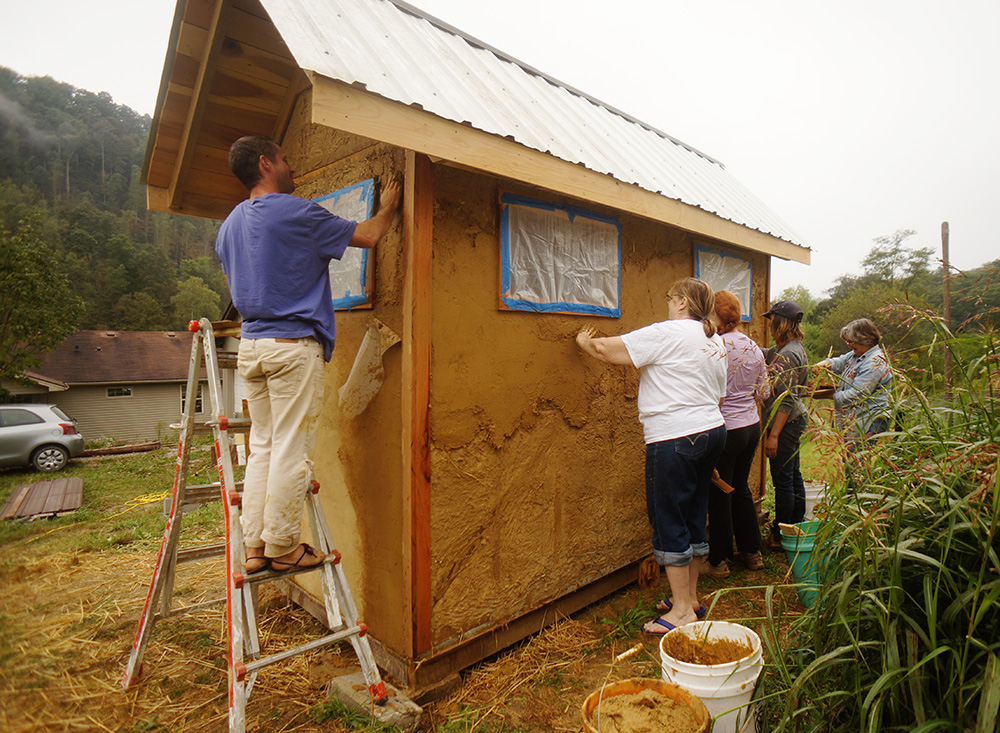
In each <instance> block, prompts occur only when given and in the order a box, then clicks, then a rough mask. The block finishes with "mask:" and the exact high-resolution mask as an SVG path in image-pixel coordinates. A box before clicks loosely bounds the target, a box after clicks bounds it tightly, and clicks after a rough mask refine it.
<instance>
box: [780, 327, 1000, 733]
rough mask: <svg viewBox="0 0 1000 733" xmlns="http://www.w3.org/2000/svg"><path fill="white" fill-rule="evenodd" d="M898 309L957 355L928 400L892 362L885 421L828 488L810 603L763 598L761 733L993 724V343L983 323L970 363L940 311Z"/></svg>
mask: <svg viewBox="0 0 1000 733" xmlns="http://www.w3.org/2000/svg"><path fill="white" fill-rule="evenodd" d="M908 317H910V318H914V319H916V318H919V319H923V320H924V321H926V322H927V323H929V324H930V325H931V326H932V327H933V328H935V329H936V331H937V333H938V339H937V346H944V347H945V348H948V349H950V350H952V351H953V359H955V364H956V367H955V372H954V379H955V382H954V386H953V389H952V391H951V393H950V394H941V395H939V396H938V397H936V398H934V399H931V398H930V397H928V396H926V395H924V394H923V393H922V392H920V391H918V390H916V389H913V388H912V384H913V382H912V380H910V379H909V375H908V374H905V373H897V385H896V388H895V390H894V392H895V404H894V407H895V410H896V414H897V418H898V419H897V422H898V425H897V426H896V428H895V430H894V432H893V433H892V434H891V435H890V436H885V437H883V438H880V439H877V440H875V441H872V442H871V443H869V444H868V445H867V446H865V447H864V448H863V449H861V450H859V451H857V452H856V454H855V456H854V458H853V460H852V462H851V470H850V471H849V472H848V479H845V480H842V481H840V482H838V483H836V484H834V485H833V486H831V487H830V490H829V492H828V493H829V494H830V495H829V496H828V503H829V510H828V514H827V516H826V521H825V522H824V525H823V527H822V530H821V531H820V534H819V536H818V538H817V542H816V547H817V548H819V549H814V550H813V552H814V555H815V558H814V559H815V561H817V562H818V567H819V574H820V579H821V587H820V590H819V599H818V600H817V601H816V603H815V604H814V605H813V606H812V607H811V608H810V609H808V611H807V612H806V613H805V614H804V615H802V616H801V617H799V618H798V619H797V620H794V621H792V622H791V623H790V624H788V625H785V624H783V623H782V622H783V621H784V619H782V618H781V611H780V609H778V610H775V608H774V607H773V606H772V604H768V607H769V608H770V609H771V611H770V614H771V615H770V618H769V620H768V621H769V623H768V628H767V629H766V630H765V634H764V641H765V644H766V646H767V651H768V659H769V661H770V665H769V670H768V674H767V677H766V679H765V689H766V691H767V692H768V693H769V695H768V697H767V698H766V702H765V707H764V716H765V727H766V729H768V730H772V731H813V730H816V731H843V730H852V731H865V732H867V731H873V732H874V731H931V730H935V731H974V732H975V733H986V732H987V731H994V730H996V725H997V714H998V708H1000V558H998V550H1000V542H998V538H997V533H998V530H1000V477H998V476H1000V399H998V395H997V392H996V390H997V388H998V386H1000V369H998V360H1000V354H998V349H997V346H998V344H997V341H996V339H995V337H994V336H995V335H994V334H993V333H990V332H985V333H981V334H979V335H978V336H976V337H975V338H977V339H978V343H979V345H978V349H977V353H978V356H976V357H975V358H974V359H972V360H970V361H966V360H963V359H962V358H961V355H960V351H967V348H964V347H967V344H965V345H964V347H963V348H962V349H959V348H958V345H957V342H956V339H955V338H954V337H953V336H952V334H951V333H949V332H948V331H947V329H946V328H944V326H943V324H942V323H941V322H940V321H939V320H937V319H934V318H933V317H930V316H926V315H921V314H918V313H916V312H912V313H910V314H909V316H908ZM970 338H971V337H970ZM923 376H924V375H921V381H922V382H923V381H925V380H924V378H923ZM831 429H833V428H831ZM848 481H850V484H849V483H848ZM783 626H787V628H786V631H787V637H786V636H785V635H783V633H782V628H783Z"/></svg>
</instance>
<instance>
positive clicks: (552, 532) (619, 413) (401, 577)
mask: <svg viewBox="0 0 1000 733" xmlns="http://www.w3.org/2000/svg"><path fill="white" fill-rule="evenodd" d="M249 133H257V134H266V135H270V136H272V137H274V138H275V139H277V140H279V141H280V142H281V144H282V146H283V148H284V150H285V152H286V153H287V154H288V156H289V159H290V160H291V161H292V163H293V165H294V167H295V169H296V171H297V173H298V177H297V179H296V182H297V185H298V191H297V193H298V194H299V195H302V196H304V197H307V198H313V199H316V200H318V201H320V203H323V204H324V205H330V206H331V207H333V208H334V209H335V210H338V211H348V212H350V211H353V212H358V214H356V215H355V216H356V217H357V218H364V216H365V215H367V213H369V212H370V208H369V207H370V203H371V202H372V201H374V200H377V186H378V182H379V181H381V180H386V179H388V178H390V177H393V176H400V177H402V178H403V179H404V201H403V207H402V208H403V215H402V225H401V226H396V227H394V228H393V229H391V230H390V232H389V234H388V235H387V236H386V238H385V239H384V240H383V241H382V242H381V243H380V244H379V246H378V247H377V248H376V250H375V251H374V252H373V253H372V254H371V257H370V258H368V259H359V260H357V261H354V262H351V263H348V264H347V265H346V266H344V267H340V266H338V268H337V269H336V272H335V273H334V281H335V283H339V285H338V286H337V287H335V289H334V295H335V298H337V299H338V300H340V301H341V303H340V305H341V306H342V307H343V310H342V312H341V313H339V314H338V315H339V318H338V324H337V329H338V341H337V348H336V351H335V353H334V358H333V360H332V362H331V363H330V365H329V367H328V373H327V385H328V388H327V396H326V404H325V405H324V415H323V423H322V430H321V434H320V438H319V455H318V456H317V460H316V473H317V477H318V478H319V480H320V482H321V484H322V485H323V487H324V488H323V491H322V492H321V496H322V497H323V501H324V503H325V505H326V513H327V516H328V517H330V518H331V521H332V525H333V526H332V530H333V534H334V537H335V539H336V540H337V541H338V545H339V546H340V549H341V550H342V551H343V552H344V567H345V570H346V571H347V573H348V576H349V578H350V580H351V583H352V587H353V589H354V591H355V594H356V596H357V597H358V600H359V605H360V606H361V608H362V611H363V614H364V616H365V620H366V622H367V623H368V626H369V629H370V637H371V638H372V639H373V644H374V647H375V652H376V656H377V658H378V661H379V664H380V665H381V666H382V667H383V668H385V669H386V670H387V671H388V672H389V673H390V674H392V675H393V676H394V677H395V678H396V679H397V680H399V681H401V682H402V683H404V684H408V685H410V687H411V689H413V690H414V691H415V692H420V691H422V690H426V689H429V688H431V687H433V686H434V685H437V684H439V683H441V682H443V681H446V680H447V679H448V678H449V677H451V676H453V675H454V674H455V673H456V672H457V670H459V669H461V668H463V667H465V666H468V665H469V664H472V663H474V662H476V661H478V660H479V659H482V658H484V657H485V656H488V655H489V654H492V653H493V652H495V651H497V650H498V649H500V648H503V647H504V646H506V645H508V644H510V643H512V642H513V641H516V640H517V639H520V638H522V637H524V636H526V635H527V634H530V633H532V632H535V631H537V630H538V629H539V628H541V627H542V626H543V625H545V624H546V623H550V622H552V621H553V620H555V618H556V616H557V614H558V613H569V612H572V611H574V610H576V609H578V608H580V607H582V606H583V605H585V604H587V603H589V602H591V601H593V600H595V599H597V598H599V597H601V596H603V595H605V594H607V593H610V592H612V591H614V590H615V589H617V588H619V587H621V586H622V585H624V584H626V583H628V582H630V581H632V580H634V579H635V577H636V571H637V566H638V564H639V562H641V560H642V559H643V558H645V557H646V556H648V554H649V552H650V548H649V530H648V525H647V522H646V518H645V506H644V499H643V478H642V473H643V469H642V466H643V444H642V433H641V429H640V426H639V423H638V421H637V417H636V408H635V397H636V388H637V383H638V380H637V374H636V373H635V372H634V370H632V371H630V370H625V369H620V368H610V367H606V366H603V365H601V364H599V363H597V362H596V360H592V359H586V358H582V357H581V355H580V353H579V352H578V350H577V348H576V346H575V344H574V342H573V336H574V335H575V334H576V332H577V331H579V329H580V328H581V327H582V326H584V325H595V326H596V327H597V328H598V330H599V331H600V332H601V333H602V334H616V333H622V332H625V331H628V330H631V329H634V328H637V327H639V326H642V325H646V324H648V323H650V322H653V321H658V320H663V319H664V318H665V317H666V313H667V311H666V302H665V299H664V295H665V292H666V289H667V288H668V287H669V285H670V284H671V283H672V282H673V281H674V280H676V279H677V278H679V277H684V276H689V275H696V274H697V275H699V276H701V277H704V278H706V279H708V280H709V281H710V282H712V283H713V285H715V286H716V287H726V288H729V289H733V290H734V291H737V292H738V294H740V296H741V299H742V300H743V303H744V307H745V314H746V321H747V323H746V327H747V329H748V331H749V333H751V335H753V336H754V337H755V338H757V339H758V340H759V341H761V342H764V341H766V338H767V337H766V329H765V323H764V322H763V321H762V320H761V319H760V318H759V317H754V314H759V313H762V312H764V310H766V308H767V303H768V300H769V292H768V283H769V263H770V258H771V257H772V256H777V257H783V258H786V259H795V260H798V261H802V262H807V261H808V257H809V252H808V249H806V248H805V247H804V246H802V244H801V241H800V240H799V239H798V237H797V236H796V235H795V234H794V233H793V232H792V231H791V230H790V229H789V228H788V226H787V225H785V224H784V223H783V222H782V221H781V220H780V218H779V217H777V216H776V215H774V214H773V212H771V211H770V210H769V209H768V208H767V207H766V206H765V205H764V204H763V203H761V202H760V201H759V200H758V199H757V198H756V197H755V196H754V195H753V194H752V193H750V192H749V191H748V190H746V189H745V188H744V187H743V186H742V185H740V184H739V183H738V182H737V181H736V180H734V179H733V178H732V177H731V176H729V174H728V173H727V172H726V171H725V169H724V167H723V166H722V165H721V164H720V163H719V162H717V161H715V160H713V159H712V158H711V157H709V156H707V155H705V154H703V153H701V152H699V151H697V150H694V149H692V148H690V147H689V146H686V145H684V144H683V143H681V142H679V141H677V140H675V139H673V138H671V137H670V136H669V135H666V134H665V133H662V132H660V131H658V130H656V129H655V128H652V127H650V126H649V125H646V124H643V123H642V122H640V121H638V120H636V119H634V118H632V117H630V116H629V115H627V114H625V113H623V112H621V111H618V110H615V109H612V108H609V107H608V106H606V105H604V104H602V103H601V102H600V101H599V100H595V99H593V98H591V97H589V96H587V95H586V94H584V93H582V92H580V91H579V90H575V89H572V88H570V87H568V86H566V85H564V84H562V83H560V82H559V81H557V80H555V79H552V78H550V77H547V76H546V75H544V74H543V73H541V72H539V71H537V70H535V69H532V68H530V67H528V66H526V65H524V64H522V63H520V62H518V61H516V60H515V59H512V58H509V57H507V56H506V55H504V54H503V53H502V52H500V51H498V50H496V49H493V48H490V47H489V46H487V45H485V44H483V43H481V42H479V41H477V40H475V39H473V38H470V37H468V36H466V35H464V34H462V33H461V32H460V31H458V30H456V29H455V28H452V27H450V26H448V25H447V24H444V23H442V22H440V21H437V20H435V19H433V18H429V17H427V16H425V15H424V14H423V13H421V12H420V11H419V10H418V9H416V8H414V7H412V6H410V5H408V4H407V3H404V2H399V1H397V0H392V1H390V0H259V1H258V0H203V1H202V2H197V3H193V2H186V3H185V2H180V3H178V9H177V13H176V16H175V18H174V25H173V29H172V33H171V43H170V47H169V50H168V56H167V60H166V65H165V68H164V74H163V78H162V81H161V87H160V94H159V98H158V102H157V108H156V113H155V117H154V120H153V126H152V130H151V134H150V141H149V148H148V152H147V159H146V164H145V167H144V176H145V183H146V185H147V192H148V199H149V205H150V207H151V208H154V209H157V210H163V211H172V212H177V213H187V214H192V215H196V216H207V217H213V218H222V217H224V216H225V215H226V214H228V212H229V211H230V210H231V208H232V207H233V206H234V205H235V204H236V203H238V202H239V201H240V200H242V199H243V198H245V196H246V192H245V190H244V189H243V188H242V186H241V185H240V184H239V183H238V182H237V181H236V179H235V178H234V177H233V176H232V175H231V174H230V173H229V171H228V166H227V151H228V148H229V145H230V144H231V143H232V141H233V140H235V139H236V138H237V137H239V136H241V135H243V134H249ZM376 327H377V329H378V332H384V331H385V330H386V329H387V330H388V331H389V332H391V333H393V334H395V335H397V336H398V337H399V339H400V340H401V343H400V344H399V345H398V346H391V345H389V344H390V343H391V341H392V340H391V339H390V340H389V341H386V342H385V344H384V348H379V349H377V350H376V351H375V352H374V353H375V356H374V357H373V356H372V352H371V350H370V349H368V348H367V347H366V345H365V337H366V334H369V333H373V332H376V331H375V329H376ZM359 355H360V356H359ZM356 360H357V361H359V362H364V363H365V364H366V366H369V367H371V368H372V371H373V372H375V371H379V370H381V374H382V375H383V377H384V382H383V383H382V385H381V389H380V390H379V391H378V392H377V393H376V394H374V397H373V398H372V399H371V401H370V402H369V403H367V404H366V406H365V409H364V411H363V412H361V413H360V414H359V415H357V416H352V415H351V414H350V412H349V411H346V410H344V409H343V407H342V406H341V405H339V404H338V389H337V388H338V387H340V386H341V385H344V384H345V382H346V381H347V380H348V375H349V374H350V372H351V370H352V367H353V366H354V364H355V362H356ZM376 362H377V363H376ZM291 591H292V593H293V595H294V596H295V597H296V598H297V599H298V600H300V601H301V602H302V603H303V604H304V605H306V606H307V607H308V606H309V605H310V604H311V603H313V601H312V600H311V599H312V598H314V597H315V595H316V589H315V588H311V587H309V586H305V587H298V586H296V587H294V588H292V589H291Z"/></svg>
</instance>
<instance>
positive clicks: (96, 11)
mask: <svg viewBox="0 0 1000 733" xmlns="http://www.w3.org/2000/svg"><path fill="white" fill-rule="evenodd" d="M411 4H413V5H416V6H417V7H419V8H421V9H423V10H425V11H426V12H427V13H429V14H431V15H434V16H436V17H438V18H440V19H441V20H444V21H445V22H447V23H450V24H451V25H453V26H456V27H458V28H460V29H462V30H463V31H465V32H467V33H469V34H471V35H473V36H475V37H477V38H479V39H480V40H482V41H485V42H486V43H489V44H490V45H493V46H495V47H497V48H499V49H500V50H502V51H504V52H506V53H508V54H509V55H511V56H514V57H515V58H517V59H519V60H521V61H523V62H525V63H527V64H529V65H531V66H534V67H536V68H538V69H539V70H541V71H543V72H545V73H547V74H549V75H550V76H553V77H555V78H556V79H559V80H560V81H563V82H565V83H567V84H569V85H571V86H575V87H577V88H578V89H581V90H582V91H585V92H587V93H588V94H590V95H592V96H594V97H597V98H598V99H600V100H602V101H604V102H606V103H607V104H609V105H611V106H614V107H618V108H619V109H622V110H623V111H625V112H628V113H629V114H631V115H632V116H634V117H637V118H638V119H641V120H643V121H645V122H647V123H648V124H650V125H652V126H653V127H656V128H658V129H660V130H663V131H664V132H667V133H669V134H670V135H672V136H674V137H676V138H679V139H681V140H683V141H684V142H686V143H688V144H689V145H691V146H693V147H695V148H698V149H699V150H701V151H703V152H705V153H707V154H709V155H711V156H712V157H713V158H715V159H716V160H719V161H721V162H722V163H723V164H725V166H726V168H727V169H728V171H729V172H730V173H731V174H732V175H733V176H735V177H736V178H737V179H739V180H740V181H741V182H742V183H743V184H745V185H746V186H747V187H748V188H750V190H751V191H753V192H754V193H755V194H756V195H757V196H758V197H760V198H761V199H762V200H763V201H764V202H765V203H766V204H767V205H768V206H769V207H770V208H771V209H773V210H774V211H775V212H776V213H777V214H778V215H779V216H780V217H782V218H783V219H784V220H785V221H786V222H787V223H788V224H789V225H790V226H791V227H792V229H794V230H795V231H797V232H798V233H799V235H800V236H801V237H802V240H803V241H804V243H805V244H807V245H808V246H810V247H812V249H813V253H812V265H811V266H805V265H800V264H797V263H785V262H781V261H779V260H775V264H774V268H773V282H772V293H773V294H777V293H779V292H780V291H781V290H783V289H784V288H786V287H788V286H792V285H798V284H801V285H804V286H806V287H807V288H808V289H809V290H810V291H811V292H812V293H813V294H814V295H817V296H818V295H821V294H823V293H824V292H825V291H826V289H827V288H829V287H830V286H831V285H832V284H833V282H834V280H835V279H836V278H837V277H839V276H840V275H843V274H847V273H852V274H856V273H859V272H860V271H861V268H860V265H859V262H860V260H861V259H862V258H863V257H864V256H865V254H867V252H868V251H869V250H870V249H871V247H872V245H873V240H874V239H875V238H876V237H879V236H884V235H891V234H892V233H894V232H896V231H897V230H900V229H915V230H916V231H917V235H916V236H915V237H912V238H911V239H909V240H908V243H909V244H911V245H913V246H922V247H932V248H933V249H934V251H935V252H936V253H937V255H938V256H939V255H940V250H941V222H943V221H948V222H949V224H950V228H951V242H950V243H951V259H952V263H953V264H954V265H956V266H958V267H960V268H965V269H967V268H971V267H976V266H978V265H981V264H983V263H984V262H987V261H990V260H993V259H996V258H998V257H1000V236H998V234H997V229H996V226H995V225H994V223H993V221H994V219H995V212H996V210H997V209H998V199H1000V185H998V183H997V181H998V171H1000V93H998V89H1000V42H998V41H997V33H998V31H1000V2H998V0H956V1H953V2H945V1H941V2H930V1H928V0H840V1H839V2H824V3H819V2H810V1H809V0H780V1H779V0H683V1H677V0H619V2H609V0H505V2H502V3H500V2H483V1H480V0H411ZM0 8H2V17H3V18H4V21H5V22H4V25H5V28H6V30H7V33H5V38H4V42H3V44H2V45H0V66H6V67H9V68H12V69H14V70H15V71H17V72H18V73H20V74H22V75H25V76H37V75H49V76H52V77H53V78H55V79H57V80H59V81H64V82H67V83H70V84H73V85H74V86H77V87H81V88H84V89H89V90H91V91H95V92H98V91H107V92H109V93H110V94H111V95H112V97H114V99H115V101H116V102H119V103H121V104H127V105H128V106H130V107H132V108H133V109H135V110H136V111H138V112H142V113H147V114H152V113H153V108H154V106H155V103H156V93H157V90H158V88H159V82H160V74H161V72H162V68H163V60H164V56H165V53H166V43H167V38H168V34H169V31H170V24H171V21H172V18H173V10H174V2H173V0H87V1H86V2H84V1H82V0H72V2H70V1H68V0H47V2H23V1H22V0H0Z"/></svg>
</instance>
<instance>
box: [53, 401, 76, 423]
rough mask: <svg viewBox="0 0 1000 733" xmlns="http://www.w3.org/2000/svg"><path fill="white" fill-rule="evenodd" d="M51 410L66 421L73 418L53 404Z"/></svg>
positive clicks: (70, 420) (71, 420)
mask: <svg viewBox="0 0 1000 733" xmlns="http://www.w3.org/2000/svg"><path fill="white" fill-rule="evenodd" d="M52 412H54V413H55V414H56V415H58V416H59V417H61V418H62V419H63V420H65V421H66V422H73V418H71V417H70V416H69V415H67V414H66V413H65V412H63V411H62V410H60V409H59V408H58V407H56V406H55V405H53V406H52Z"/></svg>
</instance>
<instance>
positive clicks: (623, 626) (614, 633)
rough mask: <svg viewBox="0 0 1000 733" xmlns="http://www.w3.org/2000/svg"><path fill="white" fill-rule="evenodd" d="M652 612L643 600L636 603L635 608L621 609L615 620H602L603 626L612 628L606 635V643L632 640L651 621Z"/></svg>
mask: <svg viewBox="0 0 1000 733" xmlns="http://www.w3.org/2000/svg"><path fill="white" fill-rule="evenodd" d="M650 614H651V611H650V609H649V606H648V604H646V603H645V602H644V601H643V600H641V599H640V600H638V601H636V603H635V605H634V606H630V607H626V608H622V609H620V610H619V611H618V612H617V614H616V615H615V617H614V618H607V617H605V618H601V619H600V621H601V623H602V624H606V625H608V626H610V627H611V630H610V631H609V632H608V633H607V634H606V635H605V637H604V642H605V643H608V642H610V641H611V640H612V639H632V638H634V637H635V635H636V634H637V633H638V632H639V627H640V626H642V624H643V623H644V622H646V621H648V620H649V618H650Z"/></svg>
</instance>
